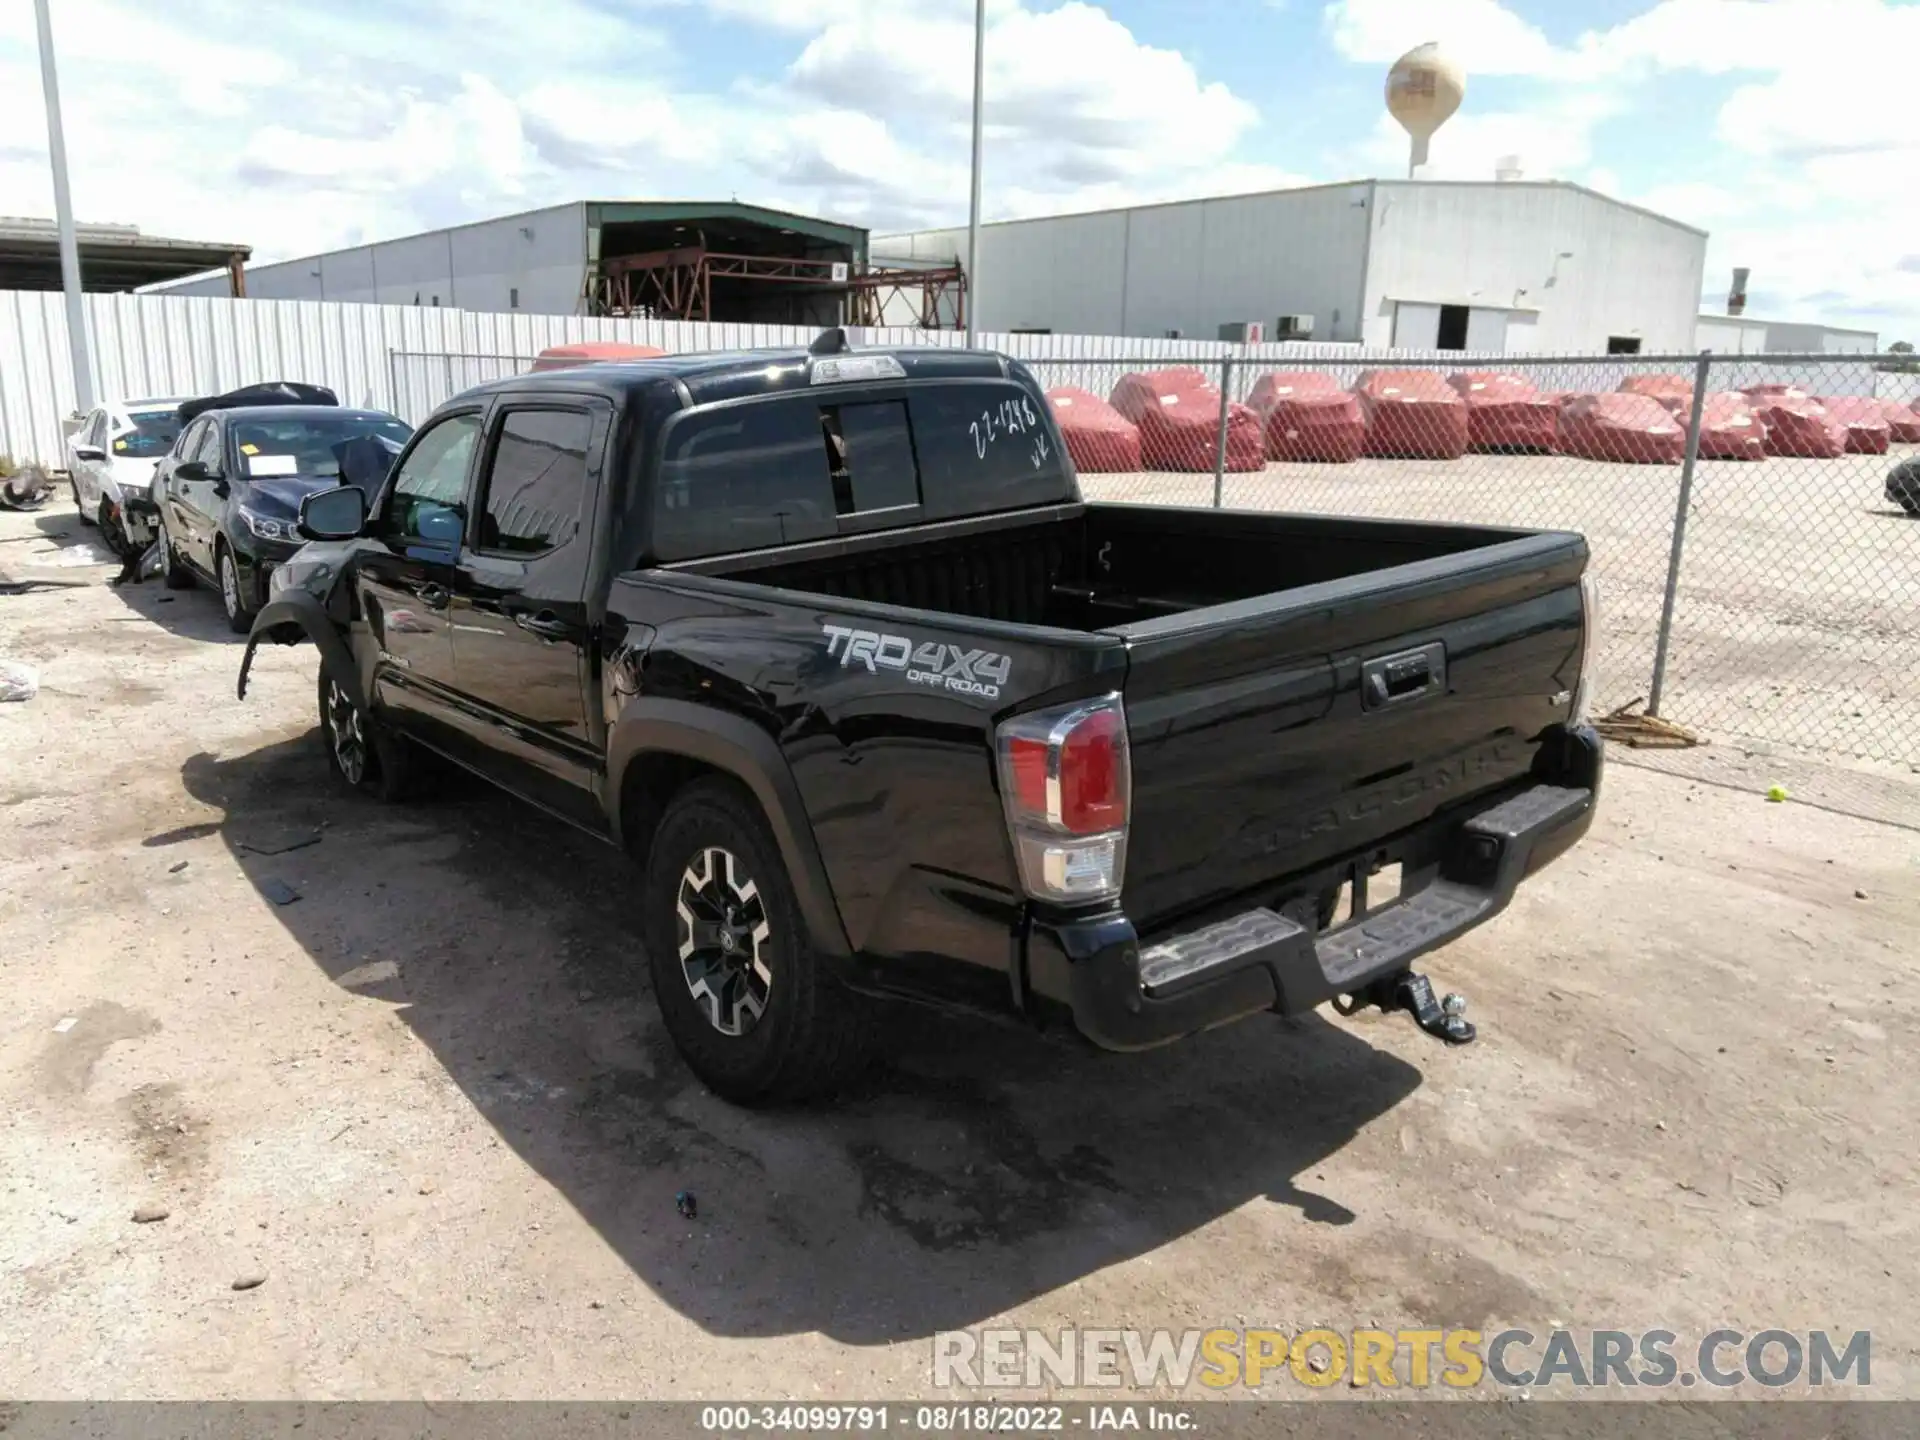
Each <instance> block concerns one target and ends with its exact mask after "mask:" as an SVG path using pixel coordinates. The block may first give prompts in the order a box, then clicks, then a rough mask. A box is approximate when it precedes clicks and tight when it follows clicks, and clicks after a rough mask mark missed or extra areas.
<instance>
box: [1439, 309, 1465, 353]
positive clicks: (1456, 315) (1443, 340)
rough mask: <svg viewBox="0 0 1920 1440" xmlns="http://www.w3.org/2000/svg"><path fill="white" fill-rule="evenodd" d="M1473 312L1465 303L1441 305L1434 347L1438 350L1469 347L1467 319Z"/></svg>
mask: <svg viewBox="0 0 1920 1440" xmlns="http://www.w3.org/2000/svg"><path fill="white" fill-rule="evenodd" d="M1471 315H1472V312H1471V311H1469V310H1468V309H1467V307H1466V306H1464V305H1442V306H1441V307H1440V326H1439V329H1438V331H1437V332H1436V333H1435V335H1434V340H1433V348H1434V349H1436V350H1464V349H1466V348H1467V321H1468V320H1469V319H1470V318H1471Z"/></svg>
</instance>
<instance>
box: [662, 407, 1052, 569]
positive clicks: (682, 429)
mask: <svg viewBox="0 0 1920 1440" xmlns="http://www.w3.org/2000/svg"><path fill="white" fill-rule="evenodd" d="M662 446H663V448H662V451H661V460H660V468H659V475H658V480H657V482H656V485H655V490H654V500H653V516H652V522H653V535H652V546H651V549H652V552H653V557H654V559H655V560H657V561H659V562H662V563H672V562H674V561H680V560H696V559H701V558H704V557H707V556H714V555H726V554H731V553H737V552H740V551H744V550H756V549H764V548H767V547H770V546H776V545H787V544H795V543H798V542H801V541H808V540H824V539H829V538H831V537H833V536H835V535H847V534H858V533H861V532H865V531H871V530H878V529H892V528H897V527H902V526H908V525H917V524H921V523H924V522H926V521H930V520H948V519H957V518H960V517H963V516H968V515H982V514H989V513H993V512H996V511H1001V510H1010V509H1017V508H1020V507H1023V506H1031V505H1045V504H1054V503H1058V502H1061V501H1065V500H1070V499H1073V498H1074V488H1073V484H1072V481H1071V479H1070V476H1069V474H1068V472H1067V471H1066V469H1065V468H1064V466H1063V464H1062V460H1061V457H1060V455H1059V454H1058V451H1057V446H1056V445H1055V442H1054V440H1053V437H1052V435H1051V433H1050V432H1049V429H1048V427H1047V424H1046V419H1045V412H1044V410H1043V408H1042V402H1041V401H1040V400H1039V399H1038V398H1037V397H1036V396H1034V395H1033V394H1032V393H1031V392H1030V391H1028V390H1027V389H1026V388H1025V387H1023V386H1021V385H1018V384H1015V383H1013V382H1011V381H998V380H966V381H922V382H918V383H908V384H904V385H901V384H896V385H892V386H888V387H864V386H863V387H860V389H858V390H850V391H846V392H842V391H838V390H833V389H826V388H819V389H811V390H808V391H805V392H799V393H796V392H792V391H788V392H784V393H782V394H779V395H775V396H770V397H767V398H755V399H752V400H742V401H735V402H731V403H725V404H719V405H714V406H710V407H706V408H702V409H694V410H689V411H684V412H682V413H681V414H680V415H679V416H678V417H676V418H675V419H674V420H673V422H672V423H671V424H670V425H669V426H668V427H667V430H666V434H665V438H664V440H663V442H662Z"/></svg>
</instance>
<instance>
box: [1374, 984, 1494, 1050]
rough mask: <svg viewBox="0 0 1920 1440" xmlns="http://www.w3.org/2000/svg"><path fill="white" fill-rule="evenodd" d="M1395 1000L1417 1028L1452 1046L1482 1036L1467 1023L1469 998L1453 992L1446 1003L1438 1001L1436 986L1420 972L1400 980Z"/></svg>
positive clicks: (1395, 992) (1466, 1042) (1469, 1022)
mask: <svg viewBox="0 0 1920 1440" xmlns="http://www.w3.org/2000/svg"><path fill="white" fill-rule="evenodd" d="M1393 998H1394V1003H1395V1006H1396V1008H1398V1009H1401V1010H1405V1011H1406V1012H1407V1013H1408V1014H1410V1015H1412V1016H1413V1020H1414V1023H1415V1024H1416V1025H1418V1026H1419V1027H1420V1028H1421V1029H1422V1030H1424V1031H1426V1032H1427V1034H1429V1035H1432V1036H1434V1037H1435V1038H1437V1039H1440V1040H1444V1041H1446V1042H1447V1043H1448V1044H1449V1045H1467V1044H1470V1043H1472V1041H1473V1038H1474V1036H1475V1035H1476V1034H1478V1033H1479V1032H1478V1031H1476V1030H1475V1029H1474V1026H1473V1022H1472V1021H1471V1020H1469V1019H1467V997H1466V996H1464V995H1462V994H1460V993H1458V992H1457V991H1453V992H1449V993H1448V995H1447V998H1446V999H1445V1000H1436V999H1435V998H1434V994H1433V982H1432V981H1431V980H1429V979H1428V978H1427V977H1426V976H1424V975H1422V974H1419V973H1418V972H1417V971H1413V970H1409V971H1408V972H1407V973H1406V974H1405V975H1402V976H1401V977H1400V983H1399V984H1398V985H1397V986H1396V987H1395V988H1394V996H1393Z"/></svg>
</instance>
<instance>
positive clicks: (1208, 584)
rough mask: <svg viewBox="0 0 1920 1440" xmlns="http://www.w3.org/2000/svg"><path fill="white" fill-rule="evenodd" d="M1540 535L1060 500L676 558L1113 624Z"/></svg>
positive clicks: (970, 609) (766, 579) (951, 610)
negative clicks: (911, 526) (1030, 508)
mask: <svg viewBox="0 0 1920 1440" xmlns="http://www.w3.org/2000/svg"><path fill="white" fill-rule="evenodd" d="M1529 533H1530V532H1527V531H1518V530H1498V529H1489V528H1485V527H1479V526H1467V525H1437V524H1407V523H1398V522H1389V521H1372V520H1351V519H1341V518H1334V517H1322V516H1311V515H1280V514H1272V513H1268V512H1262V511H1250V512H1241V511H1208V510H1192V509H1180V508H1172V507H1166V508H1162V507H1157V506H1134V505H1062V506H1049V507H1046V508H1044V509H1042V510H1039V511H1035V512H1016V513H1015V514H1012V515H997V516H992V517H988V518H985V519H981V520H970V521H960V522H955V523H953V524H949V525H929V526H923V527H920V528H919V529H918V530H916V531H909V532H899V531H894V532H882V533H878V534H873V535H867V536H860V537H855V538H852V539H848V540H835V541H823V542H820V543H818V544H812V545H797V546H786V547H782V548H781V549H778V550H771V551H760V552H754V553H749V554H745V555H730V556H726V557H722V558H720V559H717V560H710V561H702V562H695V563H692V564H688V565H684V566H674V567H671V568H674V569H680V570H688V571H694V572H698V573H704V574H710V575H720V576H725V577H726V578H728V579H731V580H739V581H747V582H750V583H754V584H762V585H773V586H778V587H780V588H781V589H786V590H799V591H804V592H807V593H810V594H816V595H833V596H838V597H840V598H843V599H849V600H861V601H866V602H869V603H873V604H881V605H900V606H906V607H908V608H911V609H916V610H932V611H941V612H944V613H946V614H949V615H965V616H970V617H973V618H976V619H983V620H1000V621H1006V622H1010V623H1013V624H1019V625H1044V626H1049V627H1054V628H1059V629H1068V630H1084V631H1112V630H1115V629H1116V628H1118V627H1123V626H1128V625H1132V624H1135V623H1137V622H1140V621H1144V620H1154V619H1160V618H1163V617H1166V616H1170V615H1178V614H1182V613H1184V612H1187V611H1191V610H1200V609H1206V608H1208V607H1212V606H1217V605H1223V604H1226V603H1228V602H1231V601H1240V600H1251V599H1255V598H1259V597H1267V596H1272V595H1275V594H1278V593H1280V592H1284V591H1288V590H1296V589H1301V588H1304V587H1306V586H1311V585H1319V584H1323V583H1325V582H1328V581H1338V580H1351V579H1356V578H1359V577H1365V576H1371V575H1375V574H1377V573H1378V572H1381V571H1384V570H1391V569H1394V568H1396V567H1398V566H1402V565H1409V564H1413V563H1415V562H1418V561H1424V560H1436V559H1440V558H1442V557H1445V556H1451V555H1458V554H1461V553H1463V552H1466V551H1470V550H1476V549H1484V548H1486V547H1489V546H1495V545H1502V544H1506V543H1508V542H1512V541H1515V540H1520V539H1524V538H1526V536H1527V535H1528V534H1529Z"/></svg>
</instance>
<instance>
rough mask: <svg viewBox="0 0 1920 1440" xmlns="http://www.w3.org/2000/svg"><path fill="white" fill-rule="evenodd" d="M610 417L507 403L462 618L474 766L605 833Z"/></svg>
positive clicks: (490, 461)
mask: <svg viewBox="0 0 1920 1440" xmlns="http://www.w3.org/2000/svg"><path fill="white" fill-rule="evenodd" d="M612 414H613V411H612V407H611V406H610V405H608V404H607V403H605V402H604V401H598V400H594V399H592V398H590V397H586V396H581V397H577V398H575V397H560V396H555V397H546V396H542V397H540V398H538V399H534V398H531V397H529V398H527V399H525V400H515V399H513V398H511V397H508V398H505V399H502V400H500V401H499V402H497V403H496V405H495V408H494V411H493V414H492V417H491V419H490V421H489V425H488V435H487V446H486V451H485V457H484V459H483V461H482V465H481V471H480V478H479V482H478V485H477V487H476V496H475V502H474V511H473V519H472V521H471V522H470V523H469V524H468V526H467V535H466V543H465V544H464V545H463V546H462V547H461V552H460V559H459V562H458V564H457V565H456V566H455V569H454V580H453V604H452V610H451V616H452V627H453V655H454V673H455V685H456V687H457V688H458V690H459V694H460V704H461V707H462V709H463V711H464V712H465V723H466V724H468V725H469V726H470V727H471V732H472V733H471V739H472V742H473V743H472V746H471V751H470V754H471V758H472V762H473V763H474V764H476V765H478V766H479V767H480V768H482V769H484V770H486V771H488V772H489V773H490V774H491V775H492V777H493V778H494V779H495V780H497V781H498V782H499V783H500V784H502V785H504V786H506V787H507V788H509V789H511V790H514V791H517V792H518V793H520V794H522V795H524V796H525V797H526V798H528V799H529V800H532V801H534V802H535V803H536V804H539V805H542V806H544V807H546V808H547V809H549V810H553V811H555V812H556V813H559V814H561V815H563V816H564V817H566V818H567V819H570V820H574V821H576V822H581V823H585V824H588V825H590V826H593V827H595V828H599V827H600V826H601V824H602V812H601V809H600V806H599V804H598V801H597V799H596V788H595V780H596V778H597V776H598V775H599V774H600V772H601V770H602V769H603V765H604V760H603V756H602V753H601V750H600V748H599V747H598V746H597V745H596V744H595V743H594V732H593V730H592V729H591V728H590V722H591V713H590V706H591V704H592V700H591V697H590V696H589V694H588V685H589V682H590V680H591V676H592V665H591V653H590V652H591V646H592V644H593V639H594V634H595V628H594V627H595V620H596V618H597V617H596V616H594V615H593V614H592V613H591V611H590V610H589V608H588V604H587V586H588V582H589V569H590V566H589V563H588V561H589V557H590V556H591V554H592V552H593V539H594V536H593V526H594V513H595V506H594V499H595V497H596V496H597V495H598V493H599V474H600V466H601V457H602V454H603V451H604V449H605V446H606V441H607V433H608V430H609V428H610V421H611V418H612Z"/></svg>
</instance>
